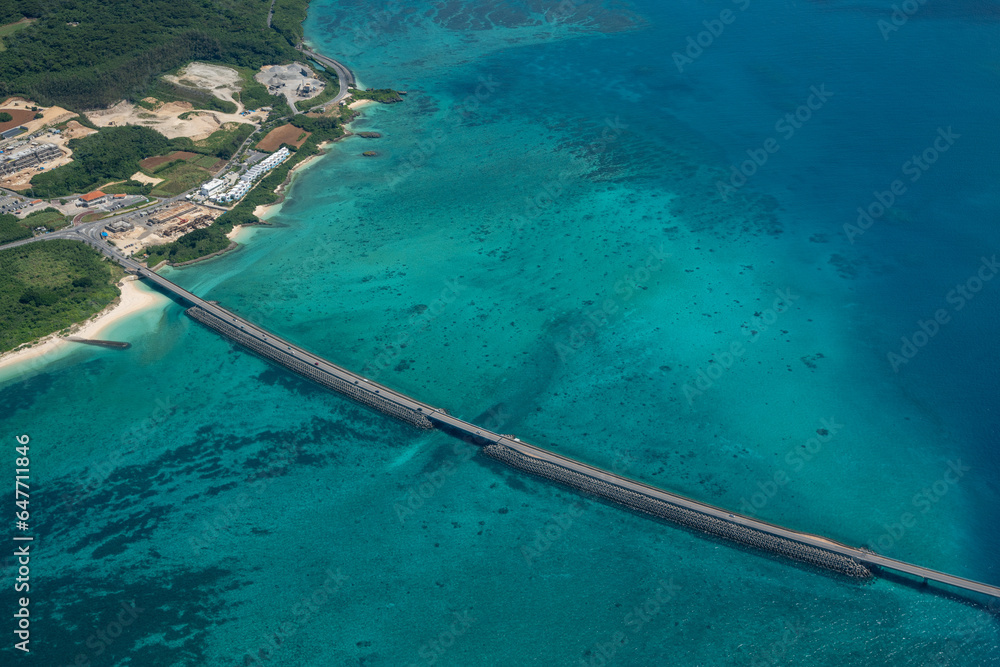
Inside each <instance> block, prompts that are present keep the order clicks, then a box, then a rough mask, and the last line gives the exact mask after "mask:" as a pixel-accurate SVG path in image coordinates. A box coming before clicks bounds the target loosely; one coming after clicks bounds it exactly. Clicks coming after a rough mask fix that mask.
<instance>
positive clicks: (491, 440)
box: [76, 230, 1000, 599]
mask: <svg viewBox="0 0 1000 667" xmlns="http://www.w3.org/2000/svg"><path fill="white" fill-rule="evenodd" d="M86 231H90V230H77V235H76V238H77V239H78V240H81V241H83V242H85V243H88V244H89V245H91V246H93V247H94V248H96V249H97V250H98V251H99V252H101V253H102V254H103V255H104V256H106V257H108V258H109V259H111V260H113V261H115V262H117V263H119V264H120V265H122V266H123V267H124V268H125V269H126V270H127V271H129V272H130V273H134V274H136V275H137V276H139V277H141V278H143V279H145V280H148V281H149V282H151V283H152V284H154V285H156V286H157V287H158V288H159V289H161V290H163V291H164V292H166V293H168V294H170V295H172V296H173V297H175V298H177V299H179V300H181V301H183V302H185V303H187V304H189V306H190V307H189V308H188V310H187V313H188V314H189V315H190V316H191V317H192V318H193V319H195V320H197V321H198V322H201V323H202V324H204V325H205V326H207V327H208V328H210V329H212V330H214V331H216V332H218V333H219V334H221V335H223V336H225V337H227V338H229V339H230V340H233V341H234V342H237V343H239V344H240V345H243V346H244V347H246V348H248V349H250V350H251V351H253V352H254V353H256V354H258V355H260V356H262V357H264V358H266V359H268V360H270V361H273V362H275V363H278V364H280V365H282V366H284V367H285V368H288V369H289V370H292V371H293V372H296V373H298V374H299V375H302V376H303V377H306V378H309V379H311V380H313V381H315V382H317V383H319V384H321V385H323V386H326V387H328V388H330V389H333V390H335V391H338V392H340V393H342V394H344V395H346V396H348V397H349V398H351V399H353V400H355V401H357V402H359V403H362V404H364V405H366V406H368V407H371V408H373V409H376V410H379V411H381V412H383V413H385V414H388V415H390V416H392V417H395V418H397V419H400V420H402V421H404V422H406V423H409V424H411V425H413V426H416V427H418V428H424V429H430V428H436V429H439V430H441V431H442V432H445V433H448V434H449V435H452V436H455V437H458V438H461V439H462V440H465V441H467V442H470V443H472V444H475V445H477V446H479V447H480V448H481V450H482V452H483V453H484V454H485V455H487V456H490V457H492V458H494V459H496V460H499V461H501V462H503V463H505V464H507V465H509V466H512V467H514V468H517V469H519V470H523V471H525V472H528V473H530V474H533V475H536V476H539V477H543V478H545V479H549V480H553V481H556V482H559V483H561V484H564V485H566V486H569V487H571V488H573V489H576V490H578V491H581V492H583V493H585V494H588V495H591V496H593V497H596V498H599V499H601V500H604V501H608V502H611V503H614V504H618V505H622V506H625V507H627V508H629V509H632V510H635V511H638V512H643V513H646V514H650V515H653V516H655V517H657V518H660V519H665V520H667V521H670V522H672V523H676V524H680V525H682V526H685V527H687V528H690V529H692V530H695V531H699V532H702V533H707V534H709V535H713V536H715V537H718V538H721V539H725V540H728V541H732V542H736V543H737V544H741V545H743V546H746V547H751V548H755V549H758V550H763V551H767V552H770V553H773V554H777V555H780V556H784V557H788V558H792V559H794V560H797V561H800V562H805V563H809V564H811V565H815V566H819V567H823V568H826V569H830V570H834V571H836V572H839V573H841V574H845V575H848V576H851V577H857V578H867V577H870V576H872V575H873V574H875V573H878V572H879V571H882V570H886V571H893V572H897V573H903V574H906V575H910V576H912V577H916V578H918V579H920V580H921V582H922V585H923V584H926V583H927V582H936V583H938V584H943V585H945V586H948V587H952V588H955V589H958V590H959V591H964V592H973V593H977V594H981V595H984V596H989V597H993V598H998V599H1000V587H997V586H992V585H989V584H985V583H981V582H977V581H973V580H970V579H965V578H962V577H957V576H954V575H950V574H947V573H944V572H939V571H937V570H932V569H930V568H926V567H922V566H919V565H914V564H912V563H907V562H905V561H901V560H897V559H894V558H888V557H886V556H881V555H879V554H876V553H873V552H871V551H868V550H867V549H861V548H857V547H852V546H849V545H846V544H842V543H840V542H835V541H833V540H829V539H827V538H825V537H822V536H819V535H814V534H810V533H804V532H800V531H795V530H791V529H789V528H785V527H782V526H778V525H775V524H772V523H768V522H765V521H761V520H760V519H757V518H754V517H750V516H745V515H741V514H737V513H735V512H731V511H729V510H727V509H724V508H720V507H716V506H713V505H709V504H707V503H703V502H699V501H696V500H692V499H690V498H686V497H684V496H680V495H677V494H675V493H671V492H669V491H666V490H664V489H660V488H656V487H654V486H650V485H648V484H645V483H643V482H640V481H637V480H633V479H629V478H627V477H624V476H623V475H619V474H616V473H613V472H609V471H607V470H602V469H600V468H597V467H595V466H591V465H588V464H586V463H583V462H580V461H576V460H574V459H571V458H568V457H566V456H562V455H560V454H556V453H555V452H551V451H548V450H546V449H543V448H541V447H538V446H536V445H532V444H529V443H526V442H523V441H521V440H520V439H519V438H516V437H514V436H512V435H505V434H499V433H494V432H492V431H489V430H487V429H484V428H481V427H479V426H476V425H475V424H473V423H471V422H468V421H465V420H463V419H459V418H457V417H454V416H452V415H450V414H449V413H448V412H447V411H446V410H444V409H442V408H438V407H434V406H432V405H429V404H427V403H424V402H422V401H419V400H417V399H414V398H412V397H410V396H407V395H406V394H402V393H400V392H397V391H395V390H393V389H391V388H389V387H386V386H384V385H381V384H379V383H377V382H373V381H371V380H369V379H367V378H365V377H362V376H361V375H358V374H357V373H354V372H352V371H350V370H348V369H346V368H343V367H341V366H338V365H336V364H334V363H331V362H330V361H328V360H326V359H324V358H322V357H320V356H318V355H316V354H313V353H311V352H309V351H308V350H305V349H303V348H301V347H299V346H298V345H295V344H294V343H291V342H290V341H287V340H285V339H283V338H281V337H279V336H276V335H274V334H273V333H271V332H269V331H267V330H265V329H263V328H262V327H260V326H258V325H255V324H253V323H251V322H249V321H247V320H245V319H243V318H241V317H239V316H238V315H236V314H235V313H233V312H231V311H229V310H227V309H225V308H223V307H222V306H219V305H218V304H217V303H213V302H210V301H206V300H204V299H202V298H201V297H199V296H197V295H195V294H192V293H191V292H189V291H187V290H185V289H184V288H182V287H180V286H179V285H176V284H174V283H173V282H171V281H169V280H167V279H166V278H164V277H163V276H160V275H159V274H157V273H155V272H153V271H151V270H150V269H148V268H147V267H145V266H143V265H141V264H139V263H138V262H136V261H134V260H132V259H130V258H127V257H125V256H123V255H121V254H120V253H118V252H117V251H116V250H115V249H114V248H113V247H112V246H110V245H108V244H107V243H106V242H104V241H102V240H100V239H99V237H96V236H95V235H94V233H93V231H90V234H88V233H86Z"/></svg>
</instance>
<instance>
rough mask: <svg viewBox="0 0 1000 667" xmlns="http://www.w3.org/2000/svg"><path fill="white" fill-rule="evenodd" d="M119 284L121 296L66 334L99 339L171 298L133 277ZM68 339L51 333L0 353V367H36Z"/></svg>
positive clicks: (57, 350)
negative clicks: (0, 354)
mask: <svg viewBox="0 0 1000 667" xmlns="http://www.w3.org/2000/svg"><path fill="white" fill-rule="evenodd" d="M118 287H119V289H120V290H121V296H120V297H118V299H116V300H115V301H112V302H111V304H109V305H108V307H107V308H105V309H104V310H102V311H101V312H99V313H97V314H95V315H94V316H93V317H91V318H90V319H89V320H87V321H86V322H82V323H80V324H75V325H73V326H71V327H70V329H69V333H68V334H66V335H68V336H77V337H80V338H99V337H100V334H101V332H102V331H105V330H106V329H107V328H108V327H110V326H111V325H112V324H116V323H117V322H119V321H121V320H122V319H124V318H126V317H128V316H129V315H134V314H135V313H138V312H141V311H143V310H146V309H147V308H152V307H155V306H163V305H166V304H167V303H168V302H169V301H170V299H168V298H167V297H166V296H164V295H162V294H160V293H158V292H154V291H153V290H152V289H150V288H148V287H140V286H139V285H137V284H136V279H135V278H134V277H132V276H128V277H126V278H125V279H124V280H123V281H122V282H121V283H119V285H118ZM65 338H66V336H62V335H59V334H51V335H49V336H46V337H45V338H42V339H41V340H39V341H36V342H35V344H34V345H32V346H31V347H23V348H21V349H19V350H12V351H10V352H7V353H6V354H4V355H3V356H0V370H8V369H9V368H10V367H13V366H17V365H20V364H25V365H26V366H27V365H28V364H29V362H33V363H32V365H33V366H36V367H37V366H40V365H41V364H43V363H45V362H46V358H48V357H50V355H53V354H55V353H57V352H61V351H63V350H64V349H65V348H66V346H68V345H72V343H70V342H69V341H67V340H66V339H65Z"/></svg>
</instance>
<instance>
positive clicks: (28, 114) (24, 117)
mask: <svg viewBox="0 0 1000 667" xmlns="http://www.w3.org/2000/svg"><path fill="white" fill-rule="evenodd" d="M0 111H3V112H6V113H9V114H10V115H11V116H13V117H14V119H13V120H9V121H7V122H6V123H0V132H6V131H7V130H9V129H11V128H14V127H17V126H18V125H23V124H24V123H26V122H28V121H29V120H31V119H32V118H34V117H35V112H34V111H31V110H30V109H16V108H13V107H12V108H10V109H6V108H0Z"/></svg>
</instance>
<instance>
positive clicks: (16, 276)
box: [0, 241, 124, 352]
mask: <svg viewBox="0 0 1000 667" xmlns="http://www.w3.org/2000/svg"><path fill="white" fill-rule="evenodd" d="M122 275H124V271H123V270H122V269H121V268H120V267H119V266H118V265H117V264H114V263H112V262H110V261H108V260H105V259H104V258H103V257H101V255H100V254H99V253H98V252H97V251H96V250H93V249H92V248H90V247H89V246H86V245H84V244H83V243H79V242H77V241H45V242H44V243H29V244H27V245H23V246H19V247H17V248H11V249H8V250H2V251H0V352H6V351H7V350H11V349H14V348H15V347H17V346H18V345H22V344H24V343H27V342H29V341H32V340H35V339H36V338H40V337H42V336H47V335H48V334H51V333H54V332H56V331H60V330H62V329H64V328H66V327H68V326H69V325H71V324H73V323H74V322H80V321H82V320H85V319H87V318H88V317H90V316H91V315H93V314H94V313H96V312H98V311H100V310H101V309H103V308H104V307H105V306H107V305H108V304H109V303H111V302H112V301H113V300H114V299H116V298H117V297H118V295H119V294H121V292H120V291H119V290H118V288H117V287H116V286H115V284H116V283H117V282H118V280H119V279H121V277H122Z"/></svg>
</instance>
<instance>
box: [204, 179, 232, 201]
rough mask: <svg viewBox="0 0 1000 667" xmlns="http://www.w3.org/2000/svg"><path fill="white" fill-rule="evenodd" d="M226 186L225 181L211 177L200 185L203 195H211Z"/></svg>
mask: <svg viewBox="0 0 1000 667" xmlns="http://www.w3.org/2000/svg"><path fill="white" fill-rule="evenodd" d="M225 187H226V182H225V181H223V180H220V179H218V178H213V179H212V180H210V181H209V182H207V183H203V184H202V186H201V194H202V195H203V196H205V197H212V196H214V195H216V194H218V193H219V192H222V190H223V189H224V188H225Z"/></svg>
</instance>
